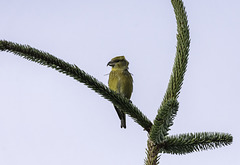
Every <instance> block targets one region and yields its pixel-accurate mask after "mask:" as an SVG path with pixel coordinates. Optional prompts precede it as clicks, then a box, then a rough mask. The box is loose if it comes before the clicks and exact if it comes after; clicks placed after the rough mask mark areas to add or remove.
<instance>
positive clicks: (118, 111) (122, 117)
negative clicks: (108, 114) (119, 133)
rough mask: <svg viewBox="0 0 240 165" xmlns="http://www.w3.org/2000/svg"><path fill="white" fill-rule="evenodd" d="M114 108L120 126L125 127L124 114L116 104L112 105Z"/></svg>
mask: <svg viewBox="0 0 240 165" xmlns="http://www.w3.org/2000/svg"><path fill="white" fill-rule="evenodd" d="M114 108H115V109H116V112H117V114H118V117H119V119H120V120H121V128H126V114H125V113H124V112H123V111H121V110H120V109H118V108H117V107H116V106H114Z"/></svg>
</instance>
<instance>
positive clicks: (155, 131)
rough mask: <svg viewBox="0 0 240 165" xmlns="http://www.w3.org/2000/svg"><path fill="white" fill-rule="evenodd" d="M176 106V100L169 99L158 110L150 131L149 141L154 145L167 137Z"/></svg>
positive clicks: (175, 112) (175, 113) (176, 109)
mask: <svg viewBox="0 0 240 165" xmlns="http://www.w3.org/2000/svg"><path fill="white" fill-rule="evenodd" d="M178 105H179V103H178V101H177V100H176V99H169V100H168V101H167V102H165V103H164V104H163V105H162V106H161V107H160V109H159V110H158V114H157V116H156V118H155V120H154V124H153V126H152V129H151V131H150V139H151V140H152V141H153V142H154V143H155V144H159V143H161V142H162V141H163V140H164V138H165V137H166V136H167V135H168V131H169V130H170V129H169V127H171V126H172V125H173V120H174V118H175V116H176V115H177V111H178Z"/></svg>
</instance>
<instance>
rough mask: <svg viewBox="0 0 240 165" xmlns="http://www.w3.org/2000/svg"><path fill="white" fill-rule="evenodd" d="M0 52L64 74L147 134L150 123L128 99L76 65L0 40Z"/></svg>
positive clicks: (33, 49) (24, 46)
mask: <svg viewBox="0 0 240 165" xmlns="http://www.w3.org/2000/svg"><path fill="white" fill-rule="evenodd" d="M0 51H6V52H12V53H13V54H15V55H18V56H21V57H23V58H25V59H27V60H30V61H33V62H36V63H39V64H41V65H45V66H48V67H51V68H53V69H55V70H57V71H59V72H61V73H64V74H66V75H68V76H70V77H72V78H74V79H75V80H77V81H79V82H81V83H83V84H85V85H87V86H88V87H89V88H90V89H92V90H94V91H95V92H97V93H98V94H100V95H101V96H102V97H104V98H105V99H107V100H109V101H111V102H112V103H113V104H114V105H116V106H118V107H119V108H121V110H123V111H124V112H125V113H126V114H128V115H129V116H130V117H132V118H133V120H134V121H135V122H137V123H138V124H140V125H141V126H142V127H143V128H144V129H145V130H147V131H148V132H149V131H150V128H151V126H152V122H151V121H150V120H149V119H148V118H147V117H146V116H145V115H144V114H143V113H142V112H141V111H140V110H139V109H138V108H137V107H136V106H135V105H133V104H132V103H131V102H130V101H129V100H128V99H126V98H124V97H123V96H121V95H119V94H117V93H116V92H114V91H112V90H110V89H109V88H108V87H107V86H106V85H104V84H103V83H101V82H99V81H98V80H97V79H96V78H94V77H92V76H90V75H89V74H87V73H85V72H84V71H83V70H81V69H79V68H78V67H77V66H76V65H73V64H69V63H67V62H65V61H63V60H61V59H59V58H56V57H54V56H53V55H51V54H49V53H46V52H43V51H39V50H37V49H35V48H32V47H30V46H28V45H20V44H17V43H13V42H9V41H5V40H0Z"/></svg>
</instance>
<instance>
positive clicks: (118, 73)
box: [107, 56, 133, 128]
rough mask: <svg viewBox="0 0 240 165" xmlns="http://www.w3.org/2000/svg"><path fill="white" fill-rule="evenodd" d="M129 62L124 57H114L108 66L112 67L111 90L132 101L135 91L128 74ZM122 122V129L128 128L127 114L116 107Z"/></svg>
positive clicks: (109, 81)
mask: <svg viewBox="0 0 240 165" xmlns="http://www.w3.org/2000/svg"><path fill="white" fill-rule="evenodd" d="M128 64H129V63H128V61H127V60H126V59H125V57H124V56H117V57H114V58H113V59H112V60H111V61H110V62H109V63H108V64H107V65H109V66H111V67H112V70H111V72H110V74H109V80H108V86H109V88H110V89H111V90H113V91H115V92H117V93H119V94H122V95H123V96H124V97H126V98H128V99H130V98H131V95H132V91H133V79H132V76H131V73H129V72H128ZM114 108H115V109H116V111H117V114H118V117H119V118H120V120H121V128H126V114H125V113H124V112H123V111H122V110H121V109H119V108H118V107H116V106H115V105H114Z"/></svg>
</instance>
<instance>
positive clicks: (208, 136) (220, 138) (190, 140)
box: [159, 132, 233, 155]
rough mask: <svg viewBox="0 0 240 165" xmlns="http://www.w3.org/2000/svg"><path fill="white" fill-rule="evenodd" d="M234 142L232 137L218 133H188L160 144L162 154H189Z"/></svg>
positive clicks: (175, 136) (167, 138)
mask: <svg viewBox="0 0 240 165" xmlns="http://www.w3.org/2000/svg"><path fill="white" fill-rule="evenodd" d="M232 141H233V137H232V135H230V134H228V133H218V132H200V133H187V134H179V135H173V136H169V137H166V139H165V140H164V142H163V143H161V144H159V146H161V147H160V150H159V152H160V153H169V154H178V155H183V154H188V153H192V152H196V151H203V150H209V149H215V148H219V147H224V146H227V145H230V144H231V143H232Z"/></svg>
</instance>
